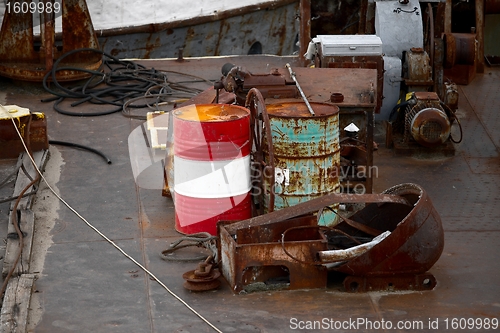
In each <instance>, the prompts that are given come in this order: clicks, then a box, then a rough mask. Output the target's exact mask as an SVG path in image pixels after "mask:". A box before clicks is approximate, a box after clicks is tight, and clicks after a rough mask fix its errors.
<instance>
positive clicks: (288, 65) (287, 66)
mask: <svg viewBox="0 0 500 333" xmlns="http://www.w3.org/2000/svg"><path fill="white" fill-rule="evenodd" d="M285 66H286V68H288V71H289V72H290V76H291V77H292V79H293V81H295V84H296V85H297V89H299V92H300V95H301V96H302V99H303V100H304V102H306V105H307V109H308V110H309V112H310V113H311V114H312V115H313V116H315V115H316V113H314V110H313V109H312V107H311V104H309V101H308V100H307V97H306V95H304V92H303V91H302V88H300V84H299V82H298V81H297V78H296V77H295V72H294V71H292V66H290V64H286V65H285Z"/></svg>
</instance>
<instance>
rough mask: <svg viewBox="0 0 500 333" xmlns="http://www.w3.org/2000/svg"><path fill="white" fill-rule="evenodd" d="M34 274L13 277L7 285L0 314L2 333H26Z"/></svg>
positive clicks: (0, 330)
mask: <svg viewBox="0 0 500 333" xmlns="http://www.w3.org/2000/svg"><path fill="white" fill-rule="evenodd" d="M35 279H36V276H35V275H34V274H23V275H21V276H19V277H13V278H11V280H10V281H9V284H8V285H7V289H6V291H5V297H4V299H3V305H2V311H1V313H0V332H1V333H26V327H27V323H28V309H29V307H30V301H31V294H32V292H33V286H34V284H35Z"/></svg>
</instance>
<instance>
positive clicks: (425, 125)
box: [404, 92, 451, 148]
mask: <svg viewBox="0 0 500 333" xmlns="http://www.w3.org/2000/svg"><path fill="white" fill-rule="evenodd" d="M450 130H451V122H450V116H449V115H448V114H447V113H446V111H445V110H444V109H443V106H442V102H441V101H440V99H439V97H438V95H437V94H436V93H435V92H413V93H409V94H408V95H407V100H406V108H405V112H404V142H406V143H408V142H409V141H410V140H412V139H413V140H415V141H416V142H418V143H419V144H421V145H422V146H424V147H429V148H432V147H436V146H439V145H441V144H443V143H445V142H446V140H448V138H449V137H450Z"/></svg>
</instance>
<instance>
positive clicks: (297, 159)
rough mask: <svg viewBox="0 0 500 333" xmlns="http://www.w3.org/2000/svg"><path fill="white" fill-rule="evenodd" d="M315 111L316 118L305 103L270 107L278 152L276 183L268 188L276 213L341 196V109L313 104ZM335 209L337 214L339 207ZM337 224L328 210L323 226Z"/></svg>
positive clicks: (324, 215)
mask: <svg viewBox="0 0 500 333" xmlns="http://www.w3.org/2000/svg"><path fill="white" fill-rule="evenodd" d="M311 107H312V109H313V110H314V113H315V115H314V116H313V115H311V113H310V112H309V110H308V108H307V106H306V105H305V103H300V102H297V103H295V102H293V103H282V104H271V105H267V106H266V108H267V113H268V116H269V122H270V128H271V136H272V147H273V149H274V163H275V183H274V184H269V181H267V183H265V184H264V185H265V188H266V191H265V193H268V192H269V191H270V190H271V189H272V187H274V189H273V190H274V193H275V196H274V197H275V199H274V200H275V201H274V209H275V210H279V209H282V208H285V207H290V206H294V205H296V204H298V203H301V202H305V201H308V200H311V199H314V198H317V197H320V196H323V195H325V194H329V193H332V192H340V182H339V171H340V144H339V108H338V106H336V105H330V104H323V103H311ZM266 147H267V145H266V144H264V145H263V150H264V159H267V161H268V160H269V154H268V152H267V150H268V149H266ZM266 180H267V179H266V178H265V182H266ZM271 185H273V186H271ZM264 202H265V203H267V202H268V200H264ZM331 208H333V209H334V210H335V211H337V210H338V204H337V205H336V206H332V207H331ZM337 222H338V217H337V215H336V213H334V212H332V211H330V210H324V213H323V215H322V217H321V219H320V224H321V225H334V224H336V223H337Z"/></svg>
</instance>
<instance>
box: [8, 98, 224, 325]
mask: <svg viewBox="0 0 500 333" xmlns="http://www.w3.org/2000/svg"><path fill="white" fill-rule="evenodd" d="M0 107H1V108H2V109H3V110H4V112H5V113H6V114H7V115H8V116H9V117H10V119H11V120H12V123H13V124H14V128H15V129H16V132H17V135H18V136H19V138H20V139H21V143H22V144H23V147H24V150H25V151H26V152H27V155H28V157H29V158H30V160H31V163H33V167H34V168H35V169H36V171H37V172H38V174H39V175H40V177H41V178H42V180H43V181H44V182H45V184H46V185H47V187H48V188H49V189H50V191H51V192H52V193H54V195H55V196H56V197H57V198H58V199H59V200H60V201H61V202H62V203H63V204H64V205H65V206H66V207H68V209H69V210H71V211H72V212H73V213H74V214H75V215H76V216H78V217H79V218H80V219H81V220H82V221H83V222H85V224H87V226H88V227H89V228H91V229H92V230H94V231H95V232H96V233H97V234H99V236H101V237H102V238H104V240H105V241H107V242H108V243H110V244H111V245H112V246H113V247H114V248H115V249H117V250H118V251H119V252H120V253H121V254H123V255H124V256H125V257H126V258H128V259H129V260H130V261H132V262H133V263H134V264H136V265H137V266H138V267H139V268H140V269H142V270H143V271H144V272H146V274H148V275H149V276H150V277H151V278H152V279H153V280H155V281H156V282H158V284H159V285H160V286H162V287H163V288H164V289H165V290H166V291H167V292H168V293H169V294H170V295H172V296H173V297H174V298H175V299H177V300H178V301H179V302H181V303H182V304H183V305H184V306H186V307H187V308H188V309H189V310H190V311H191V312H193V313H194V314H195V315H196V316H198V317H199V318H200V319H201V320H203V321H204V322H205V323H206V324H207V325H208V326H210V327H211V328H213V329H214V330H215V331H216V332H219V333H222V331H221V330H219V329H218V328H217V327H215V325H213V324H212V323H211V322H209V321H208V320H207V319H206V318H205V317H203V316H202V315H201V314H200V313H198V312H197V311H196V310H195V309H193V308H192V307H191V306H190V305H189V304H187V303H186V301H184V300H183V299H182V298H180V297H179V296H177V295H176V294H175V293H174V292H173V291H172V290H170V289H169V288H168V287H167V286H166V285H165V284H164V283H163V282H161V281H160V279H158V278H157V277H156V276H155V275H154V274H153V273H152V272H151V271H149V270H148V269H147V268H146V267H144V266H143V265H142V264H141V263H139V262H138V261H137V260H135V259H134V258H132V257H131V256H130V255H129V254H128V253H126V252H125V251H124V250H123V249H122V248H121V247H119V246H118V245H116V243H115V242H113V241H112V240H111V239H109V238H108V237H107V236H106V235H105V234H103V233H102V232H101V231H99V229H97V228H96V227H94V226H93V225H92V224H91V223H90V222H88V221H87V220H86V219H85V218H84V217H83V216H82V215H81V214H80V213H78V212H77V211H76V210H75V209H74V208H73V207H71V206H70V204H69V203H67V202H66V200H64V199H63V198H62V197H61V196H60V195H59V194H58V193H57V192H56V191H55V190H54V189H53V188H52V186H51V185H50V184H49V183H48V182H47V180H46V179H45V177H44V176H43V174H42V172H41V171H40V169H38V166H37V165H36V162H35V161H34V160H33V158H32V157H31V155H30V154H29V153H28V147H26V143H25V142H24V139H23V137H22V135H21V133H20V132H19V129H18V128H17V126H16V122H15V121H14V118H13V117H12V115H11V114H10V112H9V111H8V110H7V109H6V108H5V107H4V106H3V105H2V104H0Z"/></svg>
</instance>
